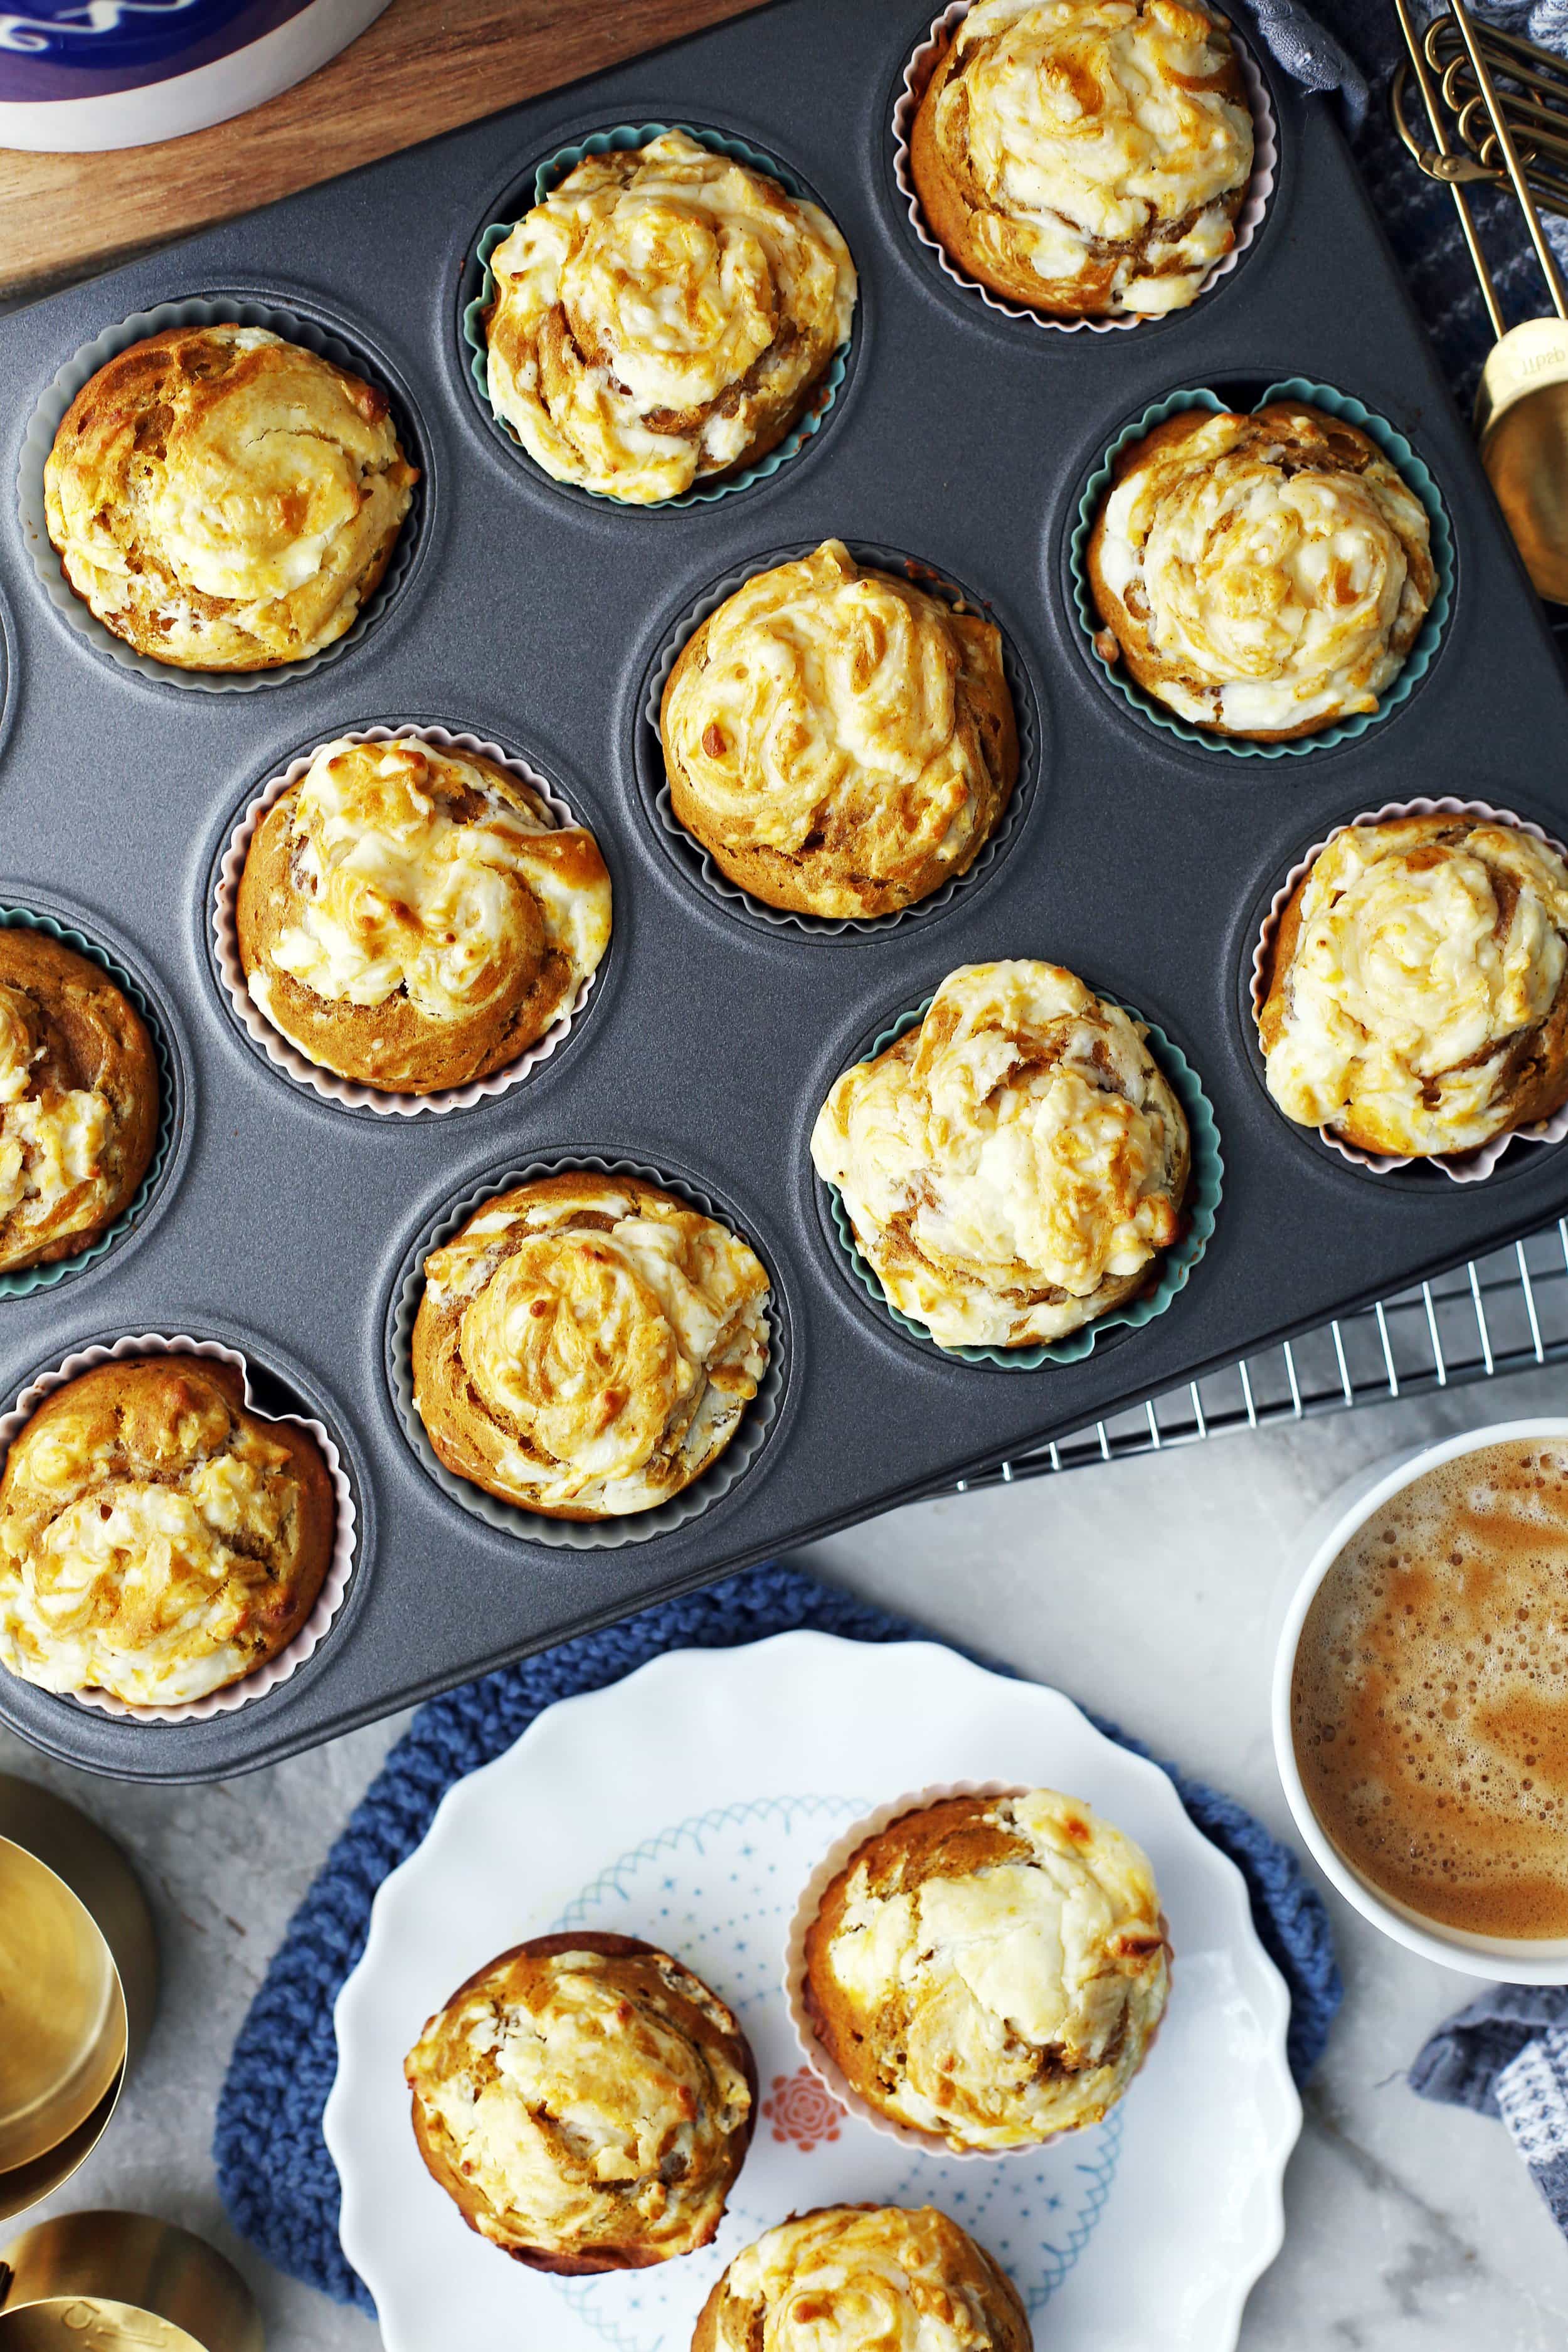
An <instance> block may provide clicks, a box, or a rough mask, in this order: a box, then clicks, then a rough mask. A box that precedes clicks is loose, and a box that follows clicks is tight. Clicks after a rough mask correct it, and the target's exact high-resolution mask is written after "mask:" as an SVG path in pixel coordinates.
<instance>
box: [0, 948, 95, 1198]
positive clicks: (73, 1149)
mask: <svg viewBox="0 0 1568 2352" xmlns="http://www.w3.org/2000/svg"><path fill="white" fill-rule="evenodd" d="M44 1051H45V1042H44V1039H43V1037H42V1035H41V1034H40V1032H39V1027H38V1022H37V1014H36V1013H35V1011H34V1009H33V1006H32V1004H31V1003H30V1002H29V1000H28V997H27V994H26V990H25V989H20V988H15V987H13V986H11V985H10V984H9V983H7V982H0V1220H4V1219H5V1218H9V1217H14V1216H16V1213H17V1212H18V1211H20V1212H21V1213H22V1215H21V1219H20V1224H21V1228H22V1230H23V1231H26V1230H28V1229H30V1228H33V1227H37V1229H38V1230H39V1231H40V1232H42V1231H44V1230H46V1229H47V1228H48V1227H49V1226H50V1225H52V1224H53V1223H54V1221H55V1219H56V1217H57V1214H58V1212H59V1210H60V1209H61V1207H62V1205H63V1204H64V1203H65V1202H67V1201H68V1199H69V1200H71V1206H72V1213H71V1217H70V1223H69V1225H68V1226H67V1227H65V1228H63V1229H64V1230H67V1231H70V1230H73V1229H77V1228H85V1227H86V1226H88V1225H89V1224H91V1223H93V1222H94V1221H95V1219H97V1218H98V1217H99V1216H100V1215H101V1214H102V1212H103V1208H104V1205H105V1203H106V1202H108V1200H109V1198H110V1191H111V1186H110V1178H109V1174H108V1171H107V1170H106V1169H105V1167H104V1151H105V1147H106V1145H107V1143H108V1141H109V1133H110V1107H109V1104H108V1102H107V1100H106V1099H105V1097H103V1096H102V1095H100V1093H99V1092H98V1091H97V1090H96V1088H94V1087H55V1086H50V1085H48V1084H47V1083H43V1084H40V1083H39V1080H38V1077H37V1071H36V1068H35V1065H36V1064H37V1062H38V1060H39V1059H40V1057H41V1056H42V1055H43V1053H44ZM73 1196H74V1198H73Z"/></svg>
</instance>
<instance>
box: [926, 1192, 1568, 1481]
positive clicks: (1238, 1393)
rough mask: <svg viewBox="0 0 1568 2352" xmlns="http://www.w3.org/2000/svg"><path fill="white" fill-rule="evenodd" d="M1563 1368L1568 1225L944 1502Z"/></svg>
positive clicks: (1022, 1459) (1232, 1367)
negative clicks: (1545, 1367) (1238, 1434)
mask: <svg viewBox="0 0 1568 2352" xmlns="http://www.w3.org/2000/svg"><path fill="white" fill-rule="evenodd" d="M1560 1363H1568V1218H1563V1217H1560V1218H1559V1219H1558V1221H1557V1223H1555V1224H1554V1225H1548V1226H1547V1227H1545V1229H1544V1230H1543V1231H1542V1232H1541V1233H1538V1234H1531V1235H1530V1237H1529V1239H1528V1240H1526V1241H1522V1242H1516V1243H1514V1244H1513V1245H1512V1246H1511V1248H1509V1249H1505V1250H1494V1251H1493V1252H1492V1253H1491V1254H1490V1255H1488V1256H1486V1257H1480V1258H1475V1259H1473V1260H1471V1261H1470V1262H1469V1263H1468V1265H1462V1266H1458V1267H1456V1268H1455V1269H1454V1271H1453V1272H1452V1273H1451V1274H1446V1275H1441V1276H1438V1278H1437V1279H1436V1281H1435V1282H1423V1283H1421V1284H1420V1285H1419V1286H1417V1287H1416V1288H1415V1289H1414V1290H1402V1291H1400V1292H1399V1294H1398V1295H1397V1297H1394V1298H1383V1299H1379V1301H1378V1302H1377V1304H1376V1306H1375V1307H1364V1308H1363V1309H1362V1311H1361V1312H1360V1313H1359V1314H1355V1315H1346V1316H1342V1317H1341V1318H1340V1319H1339V1320H1338V1321H1337V1322H1333V1323H1325V1324H1323V1325H1322V1326H1321V1328H1319V1329H1317V1330H1315V1331H1309V1332H1307V1333H1306V1334H1305V1336H1304V1337H1303V1338H1301V1339H1288V1340H1285V1341H1282V1342H1281V1343H1280V1344H1279V1346H1278V1347H1274V1348H1268V1349H1263V1350H1262V1351H1261V1352H1260V1353H1259V1354H1258V1355H1256V1356H1244V1357H1242V1358H1241V1359H1240V1360H1239V1361H1237V1362H1236V1363H1234V1364H1228V1365H1226V1368H1225V1370H1223V1371H1219V1372H1211V1373H1209V1374H1208V1375H1207V1377H1206V1378H1205V1379H1204V1380H1200V1381H1190V1382H1189V1383H1188V1385H1187V1386H1186V1387H1185V1388H1184V1389H1173V1390H1172V1391H1170V1392H1169V1393H1168V1394H1167V1395H1165V1396H1162V1397H1152V1398H1150V1399H1149V1400H1148V1402H1146V1403H1144V1404H1142V1405H1133V1406H1131V1407H1130V1408H1129V1409H1128V1410H1127V1411H1126V1412H1119V1413H1117V1414H1115V1415H1114V1416H1113V1417H1112V1418H1111V1419H1110V1420H1109V1421H1097V1422H1096V1423H1095V1424H1094V1426H1093V1428H1092V1429H1085V1430H1080V1431H1079V1433H1078V1434H1077V1436H1075V1437H1063V1438H1058V1440H1057V1441H1056V1443H1055V1444H1051V1445H1042V1446H1038V1447H1037V1448H1035V1449H1034V1450H1033V1451H1031V1452H1029V1453H1026V1454H1015V1455H1014V1456H1013V1458H1012V1459H1011V1460H1010V1461H1007V1462H1004V1463H1002V1464H1001V1465H1000V1466H999V1467H998V1468H996V1469H994V1470H987V1471H984V1472H982V1473H981V1474H980V1475H977V1476H975V1477H973V1478H965V1479H963V1480H961V1481H960V1483H959V1484H958V1486H956V1487H955V1488H947V1489H945V1490H944V1491H946V1492H949V1493H957V1494H960V1495H968V1494H973V1493H975V1492H977V1491H978V1490H979V1489H980V1488H981V1487H984V1486H1014V1485H1016V1484H1017V1482H1018V1481H1019V1480H1021V1479H1025V1478H1040V1477H1045V1476H1047V1475H1049V1473H1051V1472H1052V1471H1055V1470H1076V1469H1079V1468H1081V1467H1083V1466H1085V1465H1088V1464H1090V1463H1095V1462H1116V1461H1120V1460H1121V1459H1122V1458H1123V1457H1124V1456H1125V1455H1127V1454H1160V1453H1163V1452H1164V1451H1165V1450H1166V1449H1167V1448H1168V1447H1170V1446H1174V1445H1194V1444H1198V1443H1199V1442H1200V1440H1202V1439H1205V1438H1209V1437H1218V1436H1221V1435H1223V1434H1224V1433H1226V1432H1227V1431H1230V1430H1237V1429H1267V1428H1268V1427H1270V1426H1271V1425H1272V1424H1273V1423H1277V1422H1282V1421H1308V1420H1311V1419H1314V1418H1316V1417H1317V1416H1319V1415H1320V1414H1323V1413H1331V1412H1352V1411H1353V1410H1354V1409H1355V1407H1356V1406H1358V1405H1364V1404H1387V1403H1388V1402H1389V1401H1390V1400H1391V1399H1392V1398H1394V1397H1411V1396H1427V1395H1430V1394H1431V1392H1432V1391H1434V1390H1435V1389H1457V1388H1464V1387H1466V1386H1468V1384H1469V1383H1470V1382H1472V1381H1489V1380H1495V1379H1497V1378H1498V1377H1499V1376H1500V1374H1502V1373H1504V1372H1519V1371H1529V1370H1532V1369H1533V1368H1534V1367H1535V1366H1537V1365H1540V1364H1560Z"/></svg>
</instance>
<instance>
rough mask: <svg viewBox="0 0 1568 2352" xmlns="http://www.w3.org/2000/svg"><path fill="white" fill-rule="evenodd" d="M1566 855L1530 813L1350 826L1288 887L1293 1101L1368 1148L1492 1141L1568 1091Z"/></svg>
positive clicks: (1273, 963) (1422, 1152) (1274, 1057)
mask: <svg viewBox="0 0 1568 2352" xmlns="http://www.w3.org/2000/svg"><path fill="white" fill-rule="evenodd" d="M1565 973H1568V865H1564V863H1563V857H1562V856H1561V855H1560V854H1559V852H1558V851H1557V850H1555V849H1553V848H1552V847H1551V845H1549V844H1548V843H1546V842H1542V841H1537V840H1535V839H1534V838H1533V836H1532V835H1530V834H1527V833H1524V832H1521V830H1520V829H1519V828H1518V827H1517V826H1514V825H1510V824H1493V823H1489V822H1488V821H1486V820H1484V819H1477V818H1475V817H1467V816H1444V815H1441V814H1438V815H1432V816H1406V817H1394V818H1392V819H1390V820H1387V821H1385V822H1384V823H1383V824H1352V825H1347V826H1346V827H1345V828H1344V830H1343V832H1342V833H1339V834H1336V835H1335V836H1334V838H1333V839H1332V840H1331V842H1330V843H1329V845H1328V846H1327V847H1326V848H1325V849H1323V850H1321V852H1320V853H1319V855H1318V856H1317V857H1316V858H1314V860H1313V861H1312V864H1311V865H1310V867H1309V868H1308V870H1307V872H1306V873H1305V874H1304V875H1303V876H1302V877H1301V879H1300V882H1298V884H1297V885H1296V887H1295V888H1294V890H1293V891H1292V892H1291V893H1290V896H1289V899H1288V900H1287V901H1286V904H1285V907H1284V908H1283V910H1282V911H1281V913H1280V916H1279V923H1278V925H1277V927H1276V929H1275V931H1274V936H1273V940H1272V943H1271V949H1270V953H1269V959H1268V969H1267V972H1266V975H1265V977H1266V981H1267V989H1268V992H1267V994H1266V996H1265V997H1264V1000H1263V1003H1262V1005H1261V1007H1260V1008H1259V1010H1258V1035H1259V1038H1260V1040H1261V1042H1262V1046H1263V1055H1264V1063H1265V1067H1266V1070H1267V1074H1268V1091H1269V1093H1270V1094H1271V1095H1272V1096H1273V1097H1274V1099H1275V1101H1276V1102H1277V1103H1278V1104H1279V1108H1280V1109H1281V1110H1282V1111H1283V1112H1284V1113H1285V1116H1286V1118H1291V1119H1295V1120H1297V1121H1298V1122H1299V1123H1300V1125H1302V1126H1303V1127H1320V1128H1326V1129H1329V1130H1330V1131H1331V1133H1333V1134H1334V1135H1337V1136H1339V1137H1340V1138H1342V1140H1343V1141H1344V1142H1346V1143H1349V1144H1353V1145H1355V1146H1356V1147H1357V1148H1358V1149H1360V1150H1363V1151H1370V1152H1374V1153H1378V1154H1382V1153H1384V1152H1387V1153H1392V1154H1394V1155H1397V1156H1400V1157H1409V1158H1412V1159H1419V1158H1424V1157H1429V1156H1431V1155H1432V1154H1434V1153H1463V1152H1468V1151H1475V1150H1479V1148H1480V1146H1481V1145H1482V1144H1485V1143H1489V1142H1490V1141H1491V1140H1492V1139H1493V1138H1494V1137H1495V1136H1499V1135H1505V1134H1507V1133H1508V1132H1509V1131H1510V1129H1513V1128H1517V1127H1528V1126H1531V1125H1533V1124H1534V1123H1535V1122H1536V1121H1538V1120H1541V1119H1544V1118H1550V1117H1551V1116H1552V1113H1553V1112H1554V1111H1557V1110H1561V1109H1562V1108H1563V1104H1564V1102H1568V985H1565V984H1564V975H1565Z"/></svg>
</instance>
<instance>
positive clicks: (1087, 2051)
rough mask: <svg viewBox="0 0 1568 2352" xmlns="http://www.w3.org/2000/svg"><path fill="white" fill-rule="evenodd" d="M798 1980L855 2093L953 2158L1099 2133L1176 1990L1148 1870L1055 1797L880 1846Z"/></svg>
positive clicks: (957, 1812) (829, 1910)
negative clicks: (956, 2153) (1086, 2129)
mask: <svg viewBox="0 0 1568 2352" xmlns="http://www.w3.org/2000/svg"><path fill="white" fill-rule="evenodd" d="M800 1990H801V1998H802V2000H803V2002H804V2005H805V2011H806V2014H807V2016H808V2018H809V2019H810V2021H811V2024H812V2027H813V2030H814V2031H815V2032H816V2038H817V2040H818V2041H819V2042H820V2043H821V2045H822V2047H823V2049H824V2051H825V2052H826V2054H827V2056H828V2057H829V2058H830V2059H831V2060H832V2062H833V2063H834V2064H835V2066H837V2069H838V2071H839V2073H840V2074H842V2075H843V2077H844V2079H845V2081H846V2082H847V2084H848V2085H849V2087H850V2089H851V2090H853V2091H854V2092H856V2093H857V2094H858V2095H859V2096H860V2097H861V2098H862V2099H864V2100H865V2101H866V2103H867V2104H868V2105H869V2106H871V2107H873V2108H875V2109H876V2110H877V2112H878V2113H879V2114H880V2115H884V2116H888V2117H889V2120H890V2121H891V2122H893V2123H896V2124H901V2125H903V2126H906V2127H907V2128H908V2129H910V2130H911V2131H916V2132H924V2133H928V2134H929V2135H930V2136H931V2137H932V2138H933V2139H935V2140H938V2141H945V2142H946V2143H947V2145H948V2146H949V2147H953V2148H959V2149H964V2148H992V2149H996V2148H1013V2147H1037V2145H1038V2144H1039V2143H1040V2142H1041V2141H1043V2140H1047V2139H1050V2138H1053V2137H1055V2136H1056V2134H1057V2133H1058V2132H1064V2131H1076V2130H1078V2129H1079V2128H1080V2127H1081V2126H1083V2125H1085V2124H1093V2123H1098V2122H1099V2121H1100V2117H1101V2116H1104V2115H1105V2114H1107V2112H1108V2111H1109V2110H1110V2108H1111V2107H1112V2106H1114V2105H1115V2104H1116V2102H1117V2100H1118V2099H1120V2098H1121V2095H1122V2093H1123V2092H1124V2091H1125V2090H1126V2088H1127V2086H1128V2084H1129V2083H1131V2080H1132V2077H1133V2076H1134V2074H1137V2072H1138V2070H1139V2068H1140V2067H1141V2066H1142V2063H1143V2060H1144V2058H1145V2056H1146V2055H1147V2053H1148V2050H1149V2045H1150V2043H1151V2042H1152V2040H1153V2037H1154V2032H1155V2030H1156V2028H1157V2027H1158V2025H1159V2022H1160V2020H1161V2018H1162V2016H1163V2013H1164V2009H1165V2001H1166V1998H1167V1995H1168V1993H1169V1990H1170V1967H1169V1947H1168V1945H1167V1943H1166V1940H1165V1928H1164V1922H1163V1917H1162V1916H1161V1911H1160V1897H1159V1895H1158V1894H1157V1892H1156V1890H1155V1886H1154V1878H1153V1874H1152V1871H1151V1869H1150V1867H1149V1862H1148V1857H1147V1856H1146V1855H1145V1854H1144V1853H1143V1852H1142V1848H1141V1847H1139V1846H1136V1845H1134V1843H1132V1840H1131V1838H1129V1837H1124V1836H1123V1835H1122V1833H1121V1831H1120V1830H1117V1829H1113V1828H1112V1827H1111V1825H1110V1822H1102V1821H1101V1820H1100V1819H1099V1817H1098V1816H1097V1815H1096V1814H1095V1813H1094V1812H1093V1811H1092V1810H1091V1809H1090V1808H1089V1806H1088V1805H1085V1804H1082V1803H1080V1802H1079V1801H1078V1799H1076V1798H1074V1797H1064V1796H1060V1795H1058V1793H1057V1792H1056V1791H1055V1790H1050V1789H1030V1790H1026V1791H1024V1792H1023V1793H1021V1794H1018V1795H1015V1796H959V1797H947V1798H942V1799H939V1800H937V1801H935V1802H933V1803H931V1804H927V1805H921V1806H920V1807H918V1808H917V1809H916V1810H915V1811H911V1812H908V1813H903V1814H900V1816H899V1818H898V1819H897V1820H895V1821H893V1822H889V1824H888V1825H887V1827H886V1828H884V1829H881V1830H879V1831H876V1832H874V1833H873V1834H872V1835H871V1836H869V1837H868V1839H867V1840H866V1841H865V1843H863V1844H862V1845H860V1846H859V1847H858V1848H857V1850H856V1852H855V1853H853V1854H851V1855H850V1857H849V1859H848V1861H847V1863H846V1864H844V1866H843V1868H842V1869H841V1870H840V1871H839V1872H838V1873H837V1875H836V1876H835V1877H834V1878H833V1880H832V1881H831V1882H830V1884H829V1885H828V1886H827V1887H826V1891H825V1892H824V1894H823V1895H822V1897H821V1899H820V1901H819V1903H818V1905H817V1907H816V1916H815V1917H814V1918H813V1920H812V1922H811V1924H810V1926H809V1927H808V1928H807V1930H806V1936H805V1981H804V1983H803V1985H802V1986H801V1989H800Z"/></svg>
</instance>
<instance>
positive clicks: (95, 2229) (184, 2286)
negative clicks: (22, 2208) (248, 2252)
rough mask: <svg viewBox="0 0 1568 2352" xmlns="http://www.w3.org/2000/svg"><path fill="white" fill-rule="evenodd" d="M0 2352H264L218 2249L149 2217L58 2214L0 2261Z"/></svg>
mask: <svg viewBox="0 0 1568 2352" xmlns="http://www.w3.org/2000/svg"><path fill="white" fill-rule="evenodd" d="M0 2352H264V2345H263V2336H262V2328H261V2315H260V2313H259V2312H258V2310H257V2307H256V2303H255V2299H254V2297H253V2296H252V2294H251V2292H250V2289H249V2288H248V2287H247V2285H246V2284H245V2281H244V2280H243V2279H242V2278H241V2277H240V2275H239V2273H238V2272H237V2270H236V2269H235V2267H234V2265H233V2263H229V2262H226V2261H225V2259H224V2257H223V2255H222V2254H220V2253H219V2252H218V2251H217V2249H216V2246H209V2245H208V2244H207V2243H206V2242H205V2239H203V2238H197V2237H195V2236H193V2234H192V2233H191V2231H189V2230H181V2229H176V2227H175V2226H174V2223H173V2222H172V2221H154V2220H153V2217H152V2216H151V2215H150V2214H147V2213H64V2214H60V2215H58V2217H57V2218H56V2219H55V2220H54V2221H39V2222H37V2223H35V2225H34V2227H33V2228H32V2229H30V2230H26V2231H24V2232H23V2234H22V2235H21V2237H19V2238H18V2239H17V2240H16V2242H15V2244H14V2245H9V2246H7V2247H6V2248H5V2252H4V2253H3V2254H0Z"/></svg>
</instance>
